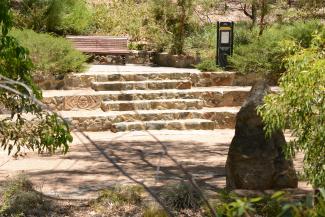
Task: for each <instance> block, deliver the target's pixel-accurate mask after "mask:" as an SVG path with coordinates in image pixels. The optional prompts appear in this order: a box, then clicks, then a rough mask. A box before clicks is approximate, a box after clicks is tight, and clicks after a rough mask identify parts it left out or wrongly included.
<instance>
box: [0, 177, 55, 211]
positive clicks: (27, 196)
mask: <svg viewBox="0 0 325 217" xmlns="http://www.w3.org/2000/svg"><path fill="white" fill-rule="evenodd" d="M0 198H1V200H0V201H2V203H1V204H0V216H45V215H46V213H48V210H49V209H50V206H51V204H50V203H49V202H48V201H46V200H44V198H43V195H42V194H40V193H38V192H36V191H35V190H34V188H33V185H32V183H31V182H30V181H29V180H28V179H27V178H26V177H25V176H23V175H19V176H17V177H14V178H12V179H10V180H8V181H7V182H6V183H5V189H4V190H3V192H2V195H1V196H0Z"/></svg>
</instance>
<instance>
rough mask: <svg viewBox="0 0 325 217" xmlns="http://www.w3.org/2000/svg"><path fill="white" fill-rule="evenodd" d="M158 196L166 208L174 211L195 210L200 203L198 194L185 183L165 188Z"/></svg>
mask: <svg viewBox="0 0 325 217" xmlns="http://www.w3.org/2000/svg"><path fill="white" fill-rule="evenodd" d="M160 196H161V198H162V200H163V201H164V202H165V204H166V205H167V206H168V207H170V208H173V209H175V210H181V209H197V208H198V207H199V206H200V205H201V202H202V199H201V197H200V195H199V193H198V192H197V191H196V190H195V189H194V188H193V187H192V185H191V184H189V183H186V182H181V183H178V184H174V185H169V186H166V187H165V188H164V189H163V190H162V192H161V193H160Z"/></svg>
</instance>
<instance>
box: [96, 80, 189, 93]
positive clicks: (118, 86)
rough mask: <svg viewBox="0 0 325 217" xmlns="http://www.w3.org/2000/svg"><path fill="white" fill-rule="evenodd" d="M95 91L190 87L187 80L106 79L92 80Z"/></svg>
mask: <svg viewBox="0 0 325 217" xmlns="http://www.w3.org/2000/svg"><path fill="white" fill-rule="evenodd" d="M91 87H92V88H93V89H94V90H95V91H125V90H159V89H190V88H191V87H192V84H191V81H188V80H147V81H107V82H97V81H96V82H92V85H91Z"/></svg>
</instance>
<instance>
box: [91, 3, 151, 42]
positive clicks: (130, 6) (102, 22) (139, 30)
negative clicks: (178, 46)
mask: <svg viewBox="0 0 325 217" xmlns="http://www.w3.org/2000/svg"><path fill="white" fill-rule="evenodd" d="M93 11H94V12H93V13H94V16H93V20H92V26H91V28H92V32H93V33H94V34H96V35H116V36H121V35H127V36H129V37H130V40H131V41H141V40H146V39H148V38H147V32H146V29H145V26H146V24H147V22H149V20H148V19H149V17H148V16H149V14H148V12H147V11H148V4H147V3H146V2H139V3H138V2H137V1H133V0H126V1H113V2H111V3H110V4H103V3H102V4H97V5H94V6H93Z"/></svg>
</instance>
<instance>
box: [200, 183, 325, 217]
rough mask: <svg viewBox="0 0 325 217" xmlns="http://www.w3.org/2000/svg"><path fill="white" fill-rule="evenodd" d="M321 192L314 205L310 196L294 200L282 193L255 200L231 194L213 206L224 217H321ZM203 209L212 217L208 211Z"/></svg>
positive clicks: (324, 193)
mask: <svg viewBox="0 0 325 217" xmlns="http://www.w3.org/2000/svg"><path fill="white" fill-rule="evenodd" d="M320 191H321V193H320V195H319V196H317V197H316V199H315V200H317V201H318V203H317V204H314V202H313V200H314V198H313V196H312V195H310V194H309V195H307V196H306V198H304V199H300V200H297V199H296V200H292V199H290V197H289V196H288V197H287V196H286V195H285V193H284V192H281V191H279V192H275V193H273V194H272V195H263V196H259V197H253V198H246V197H239V196H237V195H233V194H231V195H230V196H228V197H227V198H224V199H223V200H222V201H215V202H214V203H213V204H215V205H214V206H215V209H216V211H217V214H218V216H224V217H254V216H263V217H320V216H323V215H324V213H325V190H324V189H320ZM203 209H204V213H205V214H206V215H208V216H210V214H209V212H208V209H207V208H206V207H204V208H203Z"/></svg>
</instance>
